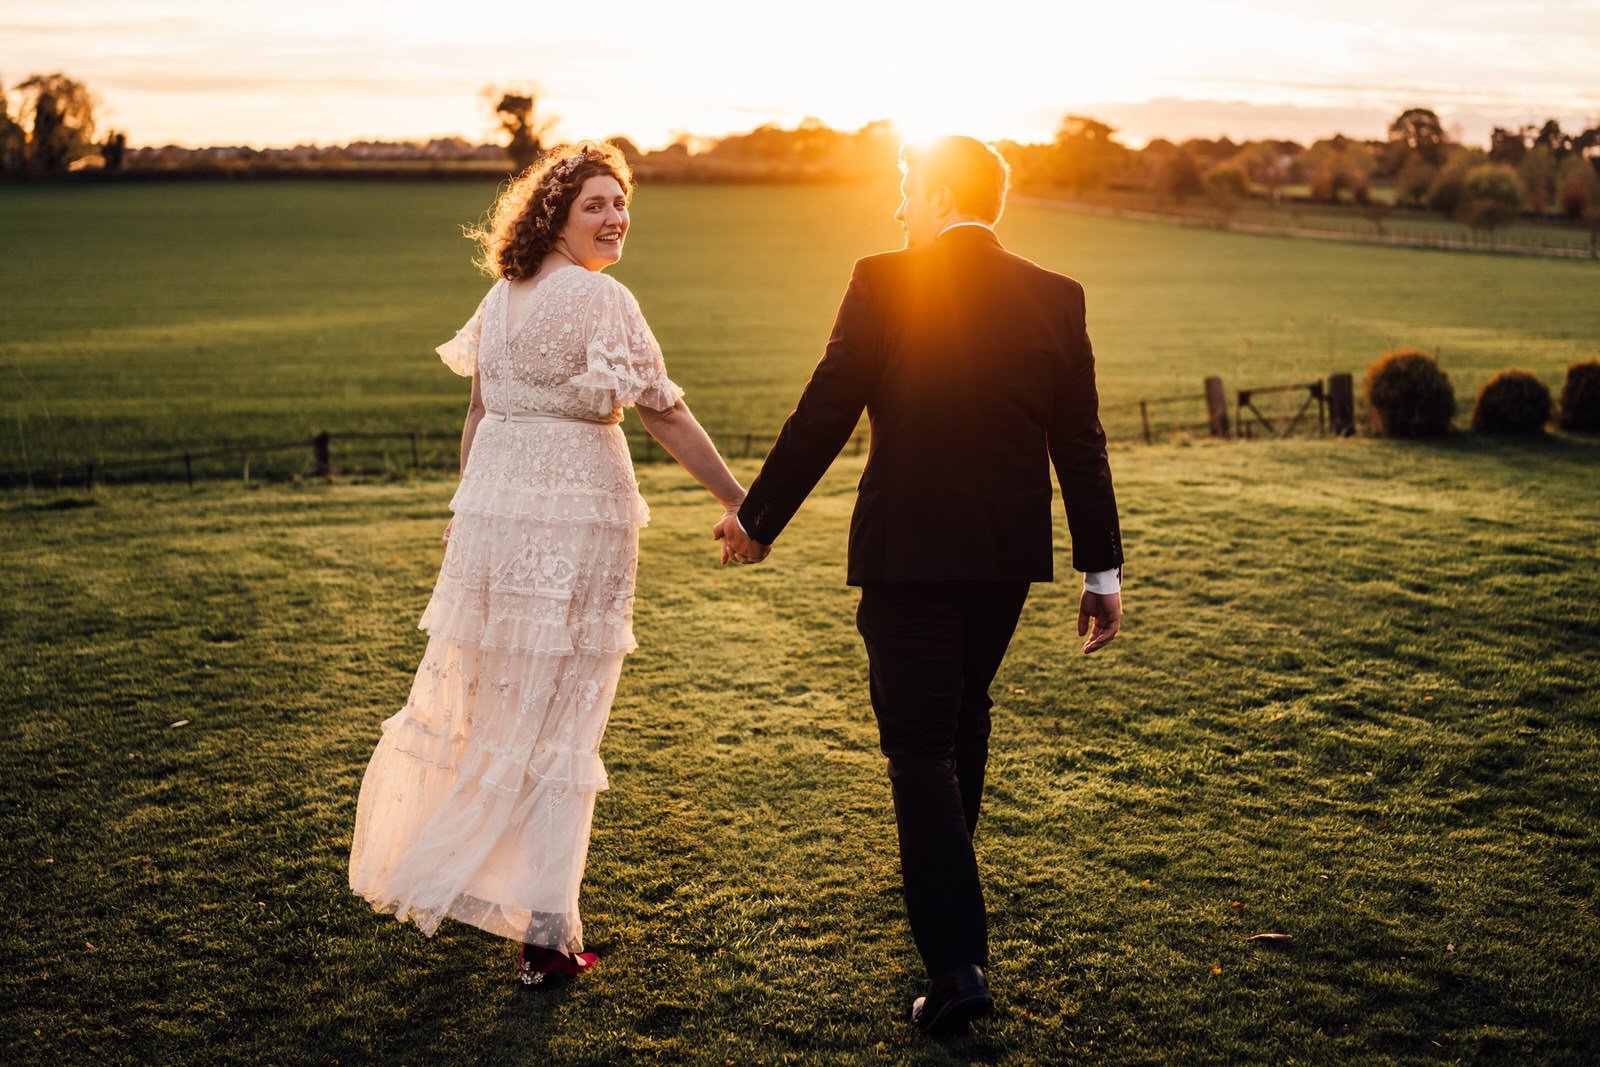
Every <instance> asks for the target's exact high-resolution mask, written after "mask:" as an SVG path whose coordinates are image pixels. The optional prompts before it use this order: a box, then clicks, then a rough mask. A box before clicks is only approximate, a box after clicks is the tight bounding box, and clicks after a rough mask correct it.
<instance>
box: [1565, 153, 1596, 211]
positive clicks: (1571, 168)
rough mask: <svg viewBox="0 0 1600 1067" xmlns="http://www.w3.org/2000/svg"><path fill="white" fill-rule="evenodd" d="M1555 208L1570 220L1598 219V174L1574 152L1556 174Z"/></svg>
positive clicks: (1586, 161)
mask: <svg viewBox="0 0 1600 1067" xmlns="http://www.w3.org/2000/svg"><path fill="white" fill-rule="evenodd" d="M1556 209H1557V210H1558V211H1560V212H1561V217H1562V218H1564V219H1567V220H1569V221H1571V222H1578V221H1580V220H1582V219H1600V175H1597V174H1596V173H1595V170H1594V167H1593V166H1592V165H1591V164H1590V162H1589V161H1588V160H1587V159H1584V158H1583V157H1582V156H1580V155H1578V154H1577V153H1575V152H1574V153H1572V154H1571V155H1569V156H1567V158H1566V161H1565V162H1564V163H1562V164H1561V170H1560V172H1559V173H1558V174H1557V175H1556Z"/></svg>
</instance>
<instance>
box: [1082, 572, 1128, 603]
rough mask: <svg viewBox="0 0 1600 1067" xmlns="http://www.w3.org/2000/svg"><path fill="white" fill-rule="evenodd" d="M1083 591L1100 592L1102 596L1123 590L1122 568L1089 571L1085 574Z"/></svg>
mask: <svg viewBox="0 0 1600 1067" xmlns="http://www.w3.org/2000/svg"><path fill="white" fill-rule="evenodd" d="M1083 591H1084V592H1086V593H1098V594H1099V595H1101V596H1106V595H1108V594H1110V593H1120V592H1122V568H1121V567H1113V568H1111V569H1110V570H1108V571H1089V572H1088V573H1086V574H1085V575H1084V576H1083Z"/></svg>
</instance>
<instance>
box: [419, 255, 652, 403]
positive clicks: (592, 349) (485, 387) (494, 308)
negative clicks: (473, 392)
mask: <svg viewBox="0 0 1600 1067" xmlns="http://www.w3.org/2000/svg"><path fill="white" fill-rule="evenodd" d="M509 296H510V287H509V284H508V283H507V282H505V281H504V280H501V281H497V282H495V283H494V285H492V286H490V288H489V291H488V293H486V294H485V295H484V297H483V300H482V301H481V302H480V303H479V304H478V310H477V311H475V312H474V313H473V315H472V318H471V319H469V320H468V321H467V324H466V325H465V326H463V327H461V329H460V331H459V332H458V333H457V334H456V335H455V337H453V338H451V339H450V340H449V341H447V342H445V343H444V344H442V345H440V346H439V347H438V349H437V351H438V353H439V356H440V358H441V359H443V360H444V362H445V364H446V365H447V366H448V367H449V368H450V369H451V370H453V371H455V372H456V373H457V374H461V375H466V376H471V375H472V374H473V373H474V372H476V373H477V374H478V375H479V379H480V384H481V387H482V391H483V402H484V406H485V407H487V408H488V409H489V410H491V411H543V412H549V413H551V414H554V415H564V416H567V417H569V418H582V419H588V420H591V421H594V422H600V423H616V422H620V421H622V409H623V408H625V407H630V406H633V405H635V404H642V405H644V406H645V407H648V408H654V409H657V410H665V409H667V408H670V407H672V406H673V404H675V403H676V402H677V400H678V398H679V397H680V396H682V395H683V390H682V389H680V388H678V386H677V385H675V384H674V383H673V382H672V381H671V380H670V379H669V378H668V377H667V368H666V363H665V361H664V360H663V359H662V356H661V346H660V345H659V344H657V343H656V339H655V335H654V334H652V333H651V332H650V326H649V324H648V323H646V322H645V320H644V313H643V312H641V311H640V310H639V302H638V301H637V300H635V299H634V298H633V294H632V293H630V292H629V291H628V289H627V287H626V286H624V285H623V284H622V283H621V282H619V281H617V280H616V279H615V278H612V277H610V276H608V275H606V274H602V273H601V272H599V271H590V270H586V269H584V268H583V267H578V266H571V267H562V268H560V269H558V270H556V271H554V272H552V273H551V274H549V275H547V276H546V277H545V279H544V280H543V281H541V282H540V283H539V285H538V288H537V290H536V291H535V292H534V293H533V301H532V306H531V307H530V308H529V310H528V311H527V313H526V316H525V317H524V318H523V320H522V321H521V322H517V323H511V322H508V321H507V319H508V314H507V310H508V309H507V305H508V303H509V299H508V298H509Z"/></svg>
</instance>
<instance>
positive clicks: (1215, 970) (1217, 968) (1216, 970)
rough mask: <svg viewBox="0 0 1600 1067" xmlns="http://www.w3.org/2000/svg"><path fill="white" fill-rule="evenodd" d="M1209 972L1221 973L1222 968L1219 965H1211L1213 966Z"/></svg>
mask: <svg viewBox="0 0 1600 1067" xmlns="http://www.w3.org/2000/svg"><path fill="white" fill-rule="evenodd" d="M1211 973H1212V974H1221V973H1222V968H1221V967H1213V968H1211Z"/></svg>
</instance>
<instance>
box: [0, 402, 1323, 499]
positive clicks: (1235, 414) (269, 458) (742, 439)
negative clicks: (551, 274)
mask: <svg viewBox="0 0 1600 1067" xmlns="http://www.w3.org/2000/svg"><path fill="white" fill-rule="evenodd" d="M1334 378H1335V379H1336V378H1343V379H1345V382H1346V394H1347V393H1348V379H1349V376H1348V375H1335V376H1334ZM1333 381H1334V379H1330V380H1329V382H1330V384H1331V383H1332V382H1333ZM1264 396H1272V397H1274V398H1277V399H1279V400H1280V401H1281V402H1280V403H1279V404H1278V405H1277V406H1275V407H1273V406H1267V407H1264V406H1263V404H1265V403H1268V402H1266V401H1263V400H1262V399H1261V398H1262V397H1264ZM1328 398H1329V397H1328V390H1327V389H1326V388H1325V387H1324V384H1323V383H1322V382H1310V383H1304V384H1296V385H1273V386H1257V387H1253V388H1251V389H1241V390H1238V391H1237V393H1236V394H1235V396H1234V398H1233V402H1232V404H1231V405H1230V403H1229V398H1228V397H1227V396H1226V395H1225V393H1224V391H1223V389H1222V382H1221V379H1219V378H1209V379H1207V380H1206V383H1205V389H1204V390H1203V391H1200V392H1195V393H1183V394H1177V395H1169V396H1157V397H1146V398H1142V399H1139V400H1130V401H1124V402H1121V403H1115V404H1104V405H1101V407H1100V420H1101V425H1102V426H1103V427H1104V428H1105V432H1106V437H1107V439H1108V440H1109V441H1111V442H1114V443H1141V442H1142V443H1143V444H1146V445H1151V444H1155V443H1157V442H1161V441H1173V440H1187V439H1192V438H1198V437H1208V436H1209V437H1217V438H1229V437H1285V436H1292V435H1294V434H1296V433H1310V432H1312V426H1311V423H1310V422H1309V421H1308V413H1309V410H1310V406H1311V405H1312V404H1315V405H1316V408H1317V414H1316V420H1315V432H1316V433H1318V434H1323V433H1327V432H1329V431H1330V424H1329V421H1328V417H1327V409H1326V405H1327V402H1328ZM1230 406H1231V408H1232V410H1231V412H1230V410H1229V409H1230ZM1334 421H1335V423H1337V422H1338V419H1337V417H1336V418H1335V420H1334ZM1349 422H1350V419H1349V417H1348V416H1347V417H1346V419H1345V423H1344V428H1341V426H1340V425H1334V426H1332V427H1331V429H1332V432H1334V433H1343V432H1348V424H1349ZM625 432H626V431H625ZM627 436H628V447H629V452H630V454H631V455H632V456H633V459H634V461H635V462H639V463H655V462H661V461H665V460H670V459H671V458H672V457H671V456H669V455H668V454H667V452H666V450H665V449H663V448H662V447H661V445H660V444H659V443H658V442H657V441H656V440H655V439H654V438H652V437H650V436H649V434H647V433H643V432H639V431H637V430H634V431H632V432H628V434H627ZM773 436H774V434H773V431H771V430H765V431H754V430H737V431H733V432H722V433H712V434H711V437H712V440H714V441H716V442H717V444H718V446H719V447H720V448H721V450H722V452H723V455H725V456H726V457H727V458H729V459H759V458H761V457H763V456H765V455H766V451H767V448H768V446H769V445H770V443H771V441H772V439H773ZM868 436H869V435H868V432H867V429H866V427H865V425H863V426H861V427H858V428H857V429H856V431H855V432H854V433H853V434H852V435H851V436H850V439H849V440H848V441H847V442H846V444H845V447H844V449H843V450H842V454H844V455H852V456H859V455H861V454H862V453H863V452H864V451H865V450H866V447H867V443H868ZM460 442H461V435H460V434H459V433H444V432H437V431H432V432H430V431H422V430H419V431H387V432H386V431H377V432H373V431H340V432H337V433H335V432H332V431H328V430H324V431H322V432H321V433H318V434H316V435H314V436H312V437H309V438H306V437H301V438H294V439H288V440H283V439H280V440H276V441H266V442H229V443H222V444H217V445H214V446H211V447H207V448H195V449H185V450H183V451H172V452H166V453H162V454H159V455H154V456H138V457H128V458H122V459H111V460H95V461H92V462H86V463H76V464H60V463H52V464H46V465H35V466H26V467H18V468H13V469H11V470H4V471H0V488H9V489H14V488H21V487H28V488H35V489H43V488H52V487H53V488H56V489H65V488H88V489H93V488H94V487H95V486H96V485H101V484H106V483H114V482H185V483H187V484H188V485H189V486H190V487H191V488H192V487H193V486H194V485H195V484H196V483H197V482H199V481H214V480H220V479H234V478H237V479H242V480H243V481H245V482H250V481H252V480H285V479H295V478H326V477H332V476H340V477H371V476H394V475H404V474H407V473H413V472H421V471H444V470H450V469H452V468H455V467H457V466H458V464H459V462H460Z"/></svg>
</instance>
